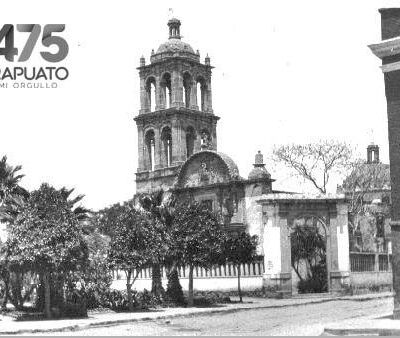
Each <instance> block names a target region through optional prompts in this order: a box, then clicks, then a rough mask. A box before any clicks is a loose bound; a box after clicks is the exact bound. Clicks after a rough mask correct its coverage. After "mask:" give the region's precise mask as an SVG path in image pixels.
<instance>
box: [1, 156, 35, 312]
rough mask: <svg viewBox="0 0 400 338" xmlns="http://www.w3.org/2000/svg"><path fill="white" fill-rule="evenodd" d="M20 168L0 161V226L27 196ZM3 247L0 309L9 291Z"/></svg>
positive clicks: (5, 158)
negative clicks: (2, 289)
mask: <svg viewBox="0 0 400 338" xmlns="http://www.w3.org/2000/svg"><path fill="white" fill-rule="evenodd" d="M21 169H22V166H20V165H17V166H15V167H13V166H11V165H9V164H8V163H7V156H3V158H2V159H1V160H0V226H2V223H3V224H4V223H5V224H10V223H11V222H12V219H13V217H15V216H16V214H17V209H18V207H19V206H20V205H21V203H23V199H24V198H27V197H28V196H29V193H28V191H27V190H25V189H24V188H22V187H21V186H20V185H19V183H20V181H21V179H22V178H23V177H24V175H22V174H18V172H19V171H20V170H21ZM4 249H5V248H4V245H2V243H1V242H0V270H1V272H2V273H1V276H0V277H1V278H2V279H3V280H4V284H5V292H4V299H3V302H2V304H1V309H2V310H5V309H6V308H7V302H8V289H9V277H10V275H9V272H8V269H7V267H6V266H7V255H6V250H4Z"/></svg>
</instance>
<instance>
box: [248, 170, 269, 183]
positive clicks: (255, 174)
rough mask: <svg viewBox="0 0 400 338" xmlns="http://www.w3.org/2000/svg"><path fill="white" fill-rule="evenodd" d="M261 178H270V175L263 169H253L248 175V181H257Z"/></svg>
mask: <svg viewBox="0 0 400 338" xmlns="http://www.w3.org/2000/svg"><path fill="white" fill-rule="evenodd" d="M261 178H271V174H270V173H269V172H268V171H267V169H265V167H254V168H253V169H252V170H251V171H250V174H249V180H257V179H261Z"/></svg>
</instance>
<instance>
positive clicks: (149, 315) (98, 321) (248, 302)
mask: <svg viewBox="0 0 400 338" xmlns="http://www.w3.org/2000/svg"><path fill="white" fill-rule="evenodd" d="M386 297H392V293H391V292H386V293H380V294H368V295H358V296H345V297H335V296H331V295H324V296H320V297H306V296H305V297H296V298H290V299H269V298H247V297H245V298H244V299H243V301H244V302H243V303H242V304H240V303H234V304H221V305H218V306H215V307H208V308H161V309H157V310H154V311H149V312H134V313H89V318H84V319H61V320H40V321H20V322H17V321H15V320H14V319H13V318H11V317H7V316H1V315H0V335H10V334H22V333H44V332H60V331H78V330H83V329H88V328H93V327H100V326H112V325H118V324H123V323H130V322H135V321H145V320H155V319H167V318H172V317H177V316H191V315H194V314H199V315H200V314H210V313H220V312H225V313H226V312H235V311H244V310H248V309H265V308H280V307H288V306H300V305H305V304H316V303H325V302H330V301H337V300H352V301H364V300H370V299H377V298H386ZM232 300H236V299H235V298H234V297H232ZM399 327H400V325H399ZM327 333H329V332H327Z"/></svg>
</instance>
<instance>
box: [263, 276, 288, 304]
mask: <svg viewBox="0 0 400 338" xmlns="http://www.w3.org/2000/svg"><path fill="white" fill-rule="evenodd" d="M263 288H264V293H265V295H266V296H267V297H271V298H290V297H291V296H292V276H291V273H289V272H287V273H276V274H264V275H263Z"/></svg>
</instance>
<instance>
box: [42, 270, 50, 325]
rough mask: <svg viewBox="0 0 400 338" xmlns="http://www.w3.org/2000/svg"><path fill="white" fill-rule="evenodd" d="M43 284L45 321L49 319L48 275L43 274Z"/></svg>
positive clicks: (46, 273) (47, 273)
mask: <svg viewBox="0 0 400 338" xmlns="http://www.w3.org/2000/svg"><path fill="white" fill-rule="evenodd" d="M43 282H44V313H45V316H46V318H47V319H51V299H50V292H51V291H50V273H49V272H47V271H46V272H45V273H44V274H43Z"/></svg>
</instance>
